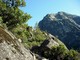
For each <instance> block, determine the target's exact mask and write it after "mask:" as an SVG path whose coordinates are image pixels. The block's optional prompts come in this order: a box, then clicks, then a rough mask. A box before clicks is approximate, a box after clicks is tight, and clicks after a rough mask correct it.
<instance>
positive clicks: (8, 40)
mask: <svg viewBox="0 0 80 60" xmlns="http://www.w3.org/2000/svg"><path fill="white" fill-rule="evenodd" d="M0 60H36V58H35V56H34V54H32V53H31V52H30V51H29V50H28V49H26V48H25V47H24V46H23V45H22V44H21V43H20V42H19V41H18V39H17V38H16V37H15V36H14V35H13V34H12V33H10V32H9V31H8V30H5V29H3V28H1V27H0Z"/></svg>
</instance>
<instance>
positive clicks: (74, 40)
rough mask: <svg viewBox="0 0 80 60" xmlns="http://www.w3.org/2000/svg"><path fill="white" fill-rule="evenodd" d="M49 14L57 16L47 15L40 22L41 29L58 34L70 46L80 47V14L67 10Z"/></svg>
mask: <svg viewBox="0 0 80 60" xmlns="http://www.w3.org/2000/svg"><path fill="white" fill-rule="evenodd" d="M49 16H51V17H55V18H49V17H48V16H45V18H43V19H42V21H40V22H39V27H40V29H41V30H43V31H47V32H48V33H51V34H52V35H54V36H57V37H58V38H59V39H60V40H61V41H62V42H64V43H65V44H66V45H67V47H68V48H74V49H78V48H80V43H79V41H80V16H77V15H73V14H69V13H65V12H58V13H56V14H54V15H51V14H49ZM48 18H49V19H48ZM73 44H74V45H73Z"/></svg>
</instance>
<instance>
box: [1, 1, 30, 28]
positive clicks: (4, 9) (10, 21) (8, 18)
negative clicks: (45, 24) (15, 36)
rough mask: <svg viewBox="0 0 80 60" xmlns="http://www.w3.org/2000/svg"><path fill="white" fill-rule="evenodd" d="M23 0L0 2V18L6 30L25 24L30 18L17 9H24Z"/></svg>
mask: <svg viewBox="0 0 80 60" xmlns="http://www.w3.org/2000/svg"><path fill="white" fill-rule="evenodd" d="M25 5H26V4H25V1H24V0H0V17H2V20H3V23H4V24H6V26H7V27H8V29H12V28H14V27H16V26H18V25H21V24H23V23H26V22H27V21H28V20H29V19H30V18H31V16H30V15H29V14H27V13H24V12H23V11H22V10H20V9H19V7H24V6H25Z"/></svg>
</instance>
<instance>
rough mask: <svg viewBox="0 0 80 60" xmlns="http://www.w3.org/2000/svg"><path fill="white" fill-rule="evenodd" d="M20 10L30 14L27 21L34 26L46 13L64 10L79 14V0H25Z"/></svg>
mask: <svg viewBox="0 0 80 60" xmlns="http://www.w3.org/2000/svg"><path fill="white" fill-rule="evenodd" d="M21 10H23V11H24V12H25V13H26V12H27V13H28V14H30V15H31V16H32V18H31V19H30V20H29V21H28V22H27V23H28V25H29V26H33V27H34V26H35V23H36V22H39V21H40V20H42V19H43V17H44V16H45V15H46V14H50V13H57V12H59V11H64V12H67V13H71V14H76V15H80V0H26V6H25V7H23V8H21Z"/></svg>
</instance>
